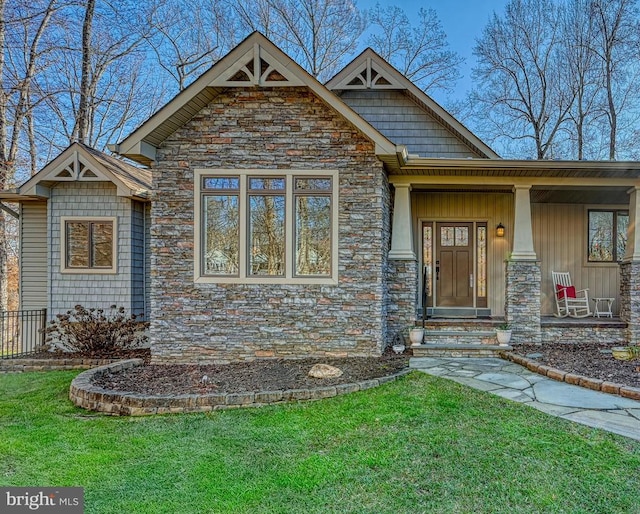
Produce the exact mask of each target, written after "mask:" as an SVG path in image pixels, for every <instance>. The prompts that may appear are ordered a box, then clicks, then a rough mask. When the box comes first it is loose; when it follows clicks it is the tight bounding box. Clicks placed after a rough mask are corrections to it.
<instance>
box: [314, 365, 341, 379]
mask: <svg viewBox="0 0 640 514" xmlns="http://www.w3.org/2000/svg"><path fill="white" fill-rule="evenodd" d="M309 376H310V377H312V378H337V377H340V376H342V370H340V369H339V368H336V367H335V366H330V365H329V364H315V365H314V366H313V367H312V368H311V370H310V371H309Z"/></svg>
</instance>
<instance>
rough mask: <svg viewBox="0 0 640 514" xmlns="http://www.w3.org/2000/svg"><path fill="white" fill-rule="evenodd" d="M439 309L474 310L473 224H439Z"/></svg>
mask: <svg viewBox="0 0 640 514" xmlns="http://www.w3.org/2000/svg"><path fill="white" fill-rule="evenodd" d="M435 232H436V233H435V235H436V237H435V240H436V241H435V243H436V245H435V246H436V247H435V261H436V262H435V279H436V287H435V293H436V305H437V306H438V307H473V306H474V304H473V295H474V292H473V223H459V222H456V223H436V231H435Z"/></svg>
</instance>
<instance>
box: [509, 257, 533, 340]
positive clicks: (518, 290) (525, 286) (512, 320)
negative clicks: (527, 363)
mask: <svg viewBox="0 0 640 514" xmlns="http://www.w3.org/2000/svg"><path fill="white" fill-rule="evenodd" d="M541 277H542V274H541V271H540V261H516V260H514V261H507V262H506V273H505V299H504V316H505V320H506V322H507V323H509V324H510V325H512V326H513V335H512V338H511V342H512V343H539V342H541V341H542V332H541V329H540V284H541Z"/></svg>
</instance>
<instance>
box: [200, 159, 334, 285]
mask: <svg viewBox="0 0 640 514" xmlns="http://www.w3.org/2000/svg"><path fill="white" fill-rule="evenodd" d="M337 180H338V175H337V172H326V171H313V172H309V171H295V170H277V171H276V170H273V171H271V170H270V171H266V170H216V171H212V170H196V178H195V185H196V188H195V209H196V216H195V218H196V223H195V243H196V245H195V246H196V248H195V256H194V265H195V269H194V278H195V281H196V282H204V283H206V282H211V283H216V282H241V283H252V282H256V283H310V284H312V283H318V284H335V283H337V260H338V252H337V238H338V227H337V219H338V216H337V209H338V203H337V198H338V183H337Z"/></svg>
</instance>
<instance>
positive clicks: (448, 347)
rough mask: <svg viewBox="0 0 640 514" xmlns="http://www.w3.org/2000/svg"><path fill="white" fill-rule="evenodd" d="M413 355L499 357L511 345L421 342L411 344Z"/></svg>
mask: <svg viewBox="0 0 640 514" xmlns="http://www.w3.org/2000/svg"><path fill="white" fill-rule="evenodd" d="M411 350H412V351H413V356H414V357H499V356H500V354H501V353H502V352H510V351H512V350H513V346H500V345H498V344H481V343H480V344H479V343H423V344H420V345H416V346H411Z"/></svg>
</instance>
